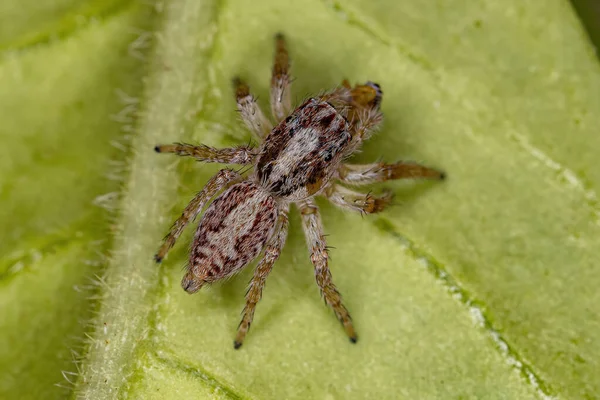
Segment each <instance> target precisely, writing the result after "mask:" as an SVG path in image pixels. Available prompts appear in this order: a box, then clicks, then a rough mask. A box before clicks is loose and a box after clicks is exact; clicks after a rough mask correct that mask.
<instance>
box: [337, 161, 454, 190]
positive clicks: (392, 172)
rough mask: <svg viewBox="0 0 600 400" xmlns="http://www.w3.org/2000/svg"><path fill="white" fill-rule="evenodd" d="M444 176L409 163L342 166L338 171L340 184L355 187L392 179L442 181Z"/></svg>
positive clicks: (428, 168)
mask: <svg viewBox="0 0 600 400" xmlns="http://www.w3.org/2000/svg"><path fill="white" fill-rule="evenodd" d="M445 176H446V175H445V174H444V172H442V171H438V170H437V169H434V168H430V167H426V166H424V165H421V164H418V163H415V162H411V161H400V162H397V163H393V164H387V163H383V162H379V163H373V164H361V165H357V164H342V165H341V166H340V168H339V169H338V179H339V180H340V182H343V183H346V184H349V185H356V186H358V185H368V184H371V183H377V182H385V181H389V180H393V179H444V178H445Z"/></svg>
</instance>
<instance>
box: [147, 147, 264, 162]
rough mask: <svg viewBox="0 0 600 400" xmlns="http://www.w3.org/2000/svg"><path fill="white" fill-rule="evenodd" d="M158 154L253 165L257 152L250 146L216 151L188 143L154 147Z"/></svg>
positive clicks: (203, 160)
mask: <svg viewBox="0 0 600 400" xmlns="http://www.w3.org/2000/svg"><path fill="white" fill-rule="evenodd" d="M154 150H155V151H156V152H157V153H175V154H177V155H178V156H189V157H193V158H195V159H196V160H198V161H202V162H208V163H213V162H214V163H221V164H240V165H250V164H253V163H254V161H255V159H256V156H257V154H258V153H257V150H256V149H254V148H252V147H250V146H238V147H230V148H225V149H215V148H214V147H209V146H205V145H198V146H195V145H192V144H187V143H173V144H161V145H158V146H156V147H154Z"/></svg>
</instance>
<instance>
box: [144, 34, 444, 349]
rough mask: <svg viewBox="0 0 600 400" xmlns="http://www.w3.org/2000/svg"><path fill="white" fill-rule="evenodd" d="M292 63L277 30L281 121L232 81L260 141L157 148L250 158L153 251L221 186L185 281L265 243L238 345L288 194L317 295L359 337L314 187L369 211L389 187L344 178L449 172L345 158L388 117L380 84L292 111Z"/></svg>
mask: <svg viewBox="0 0 600 400" xmlns="http://www.w3.org/2000/svg"><path fill="white" fill-rule="evenodd" d="M289 70H290V63H289V57H288V52H287V50H286V43H285V39H284V37H283V35H280V34H279V35H276V37H275V60H274V66H273V73H272V79H271V96H270V97H271V112H272V114H273V118H274V119H275V125H273V123H272V122H271V121H270V120H269V119H268V118H267V117H266V116H265V115H264V114H263V112H262V111H261V109H260V107H259V106H258V104H257V102H256V98H255V97H254V96H252V94H250V91H249V88H248V85H246V84H245V83H244V82H242V81H241V80H239V79H235V80H234V85H235V95H236V99H237V108H238V110H239V112H240V115H241V118H242V120H243V121H244V122H245V124H246V125H247V126H248V128H249V129H250V130H251V131H252V133H254V135H255V136H256V138H258V140H259V141H260V142H261V144H260V147H259V148H252V147H250V146H239V147H234V148H228V149H215V148H212V147H208V146H203V145H200V146H194V145H191V144H179V143H177V144H167V145H159V146H156V147H155V150H156V151H157V152H159V153H175V154H177V155H180V156H190V157H193V158H195V159H197V160H200V161H204V162H217V163H223V164H240V165H248V166H253V167H254V171H253V172H252V173H251V174H250V175H249V176H247V177H243V176H242V175H240V174H239V173H238V172H235V171H233V170H231V169H222V170H220V171H219V172H218V173H217V174H216V175H215V176H213V177H212V178H211V179H210V180H209V181H208V183H207V184H206V186H205V187H204V188H203V189H202V190H201V191H200V192H199V193H198V194H197V195H196V196H195V197H194V198H193V199H192V201H190V203H189V204H188V206H187V207H186V208H185V210H184V211H183V213H182V214H181V217H179V219H177V221H175V223H174V225H173V227H172V228H171V231H170V232H169V234H168V235H167V236H166V238H165V241H164V243H163V245H162V247H161V248H160V249H159V251H158V253H157V254H156V256H155V259H156V261H157V262H160V261H161V260H162V259H163V258H164V257H165V255H166V254H167V252H168V251H169V249H171V247H172V246H173V245H174V244H175V241H176V240H177V238H178V237H179V236H180V235H181V233H182V231H183V228H184V227H185V226H186V225H187V224H188V223H189V222H191V221H192V220H193V219H194V218H195V217H196V216H197V215H198V214H200V212H201V210H202V208H203V207H204V206H205V205H206V204H207V203H208V202H209V200H210V199H211V198H212V197H213V196H215V195H216V194H217V193H218V192H220V191H221V190H225V191H224V192H223V193H222V194H221V195H219V196H218V197H217V198H216V199H215V200H214V201H213V202H212V203H211V204H210V205H209V206H208V208H207V209H206V212H205V213H204V216H203V217H202V220H201V221H200V224H199V226H198V228H197V230H196V234H195V236H194V241H193V244H192V246H191V251H190V258H189V264H188V266H187V273H186V274H185V276H184V277H183V280H182V282H181V285H182V286H183V289H185V290H186V291H187V292H188V293H194V292H196V291H198V290H199V289H200V288H201V287H202V286H204V285H206V284H210V283H213V282H216V281H219V280H222V279H225V278H228V277H230V276H232V275H234V274H235V273H237V272H238V271H240V270H241V269H242V268H243V267H245V266H246V265H247V264H248V263H250V262H251V261H252V260H253V259H254V258H256V257H257V256H258V255H259V254H260V253H261V252H263V250H264V252H263V257H262V259H261V260H260V262H259V263H258V265H257V266H256V270H255V271H254V276H253V278H252V280H251V281H250V285H249V288H248V292H247V293H246V306H245V308H244V311H243V316H242V321H241V322H240V325H239V327H238V331H237V335H236V337H235V341H234V347H235V348H236V349H237V348H239V347H240V346H241V345H242V343H243V341H244V338H245V336H246V334H247V332H248V330H249V329H250V324H251V323H252V319H253V317H254V310H255V308H256V304H257V303H258V301H259V300H260V298H261V296H262V290H263V287H264V285H265V281H266V279H267V276H268V275H269V273H270V272H271V269H272V268H273V264H274V263H275V261H276V260H277V258H278V257H279V254H280V252H281V249H282V248H283V245H284V243H285V240H286V236H287V230H288V210H289V206H290V204H291V203H295V204H296V205H297V206H298V207H299V209H300V215H301V219H302V226H303V228H304V232H305V236H306V242H307V245H308V247H309V249H310V259H311V261H312V263H313V265H314V270H315V278H316V281H317V285H318V286H319V289H320V291H321V294H322V296H323V298H324V299H325V302H326V303H327V304H328V305H329V306H330V307H331V308H332V309H333V312H334V313H335V315H336V317H337V318H338V319H339V320H340V322H341V323H342V325H343V327H344V330H345V331H346V334H347V335H348V337H349V338H350V340H351V341H352V342H356V340H357V335H356V331H355V330H354V326H353V325H352V320H351V318H350V314H349V313H348V310H347V309H346V307H344V305H343V304H342V298H341V296H340V293H339V291H338V290H337V288H336V286H335V285H334V284H333V281H332V278H331V272H330V271H329V267H328V260H329V257H328V254H327V247H326V244H325V238H324V234H323V225H322V223H321V216H320V215H319V209H318V207H317V205H316V203H315V200H314V198H315V196H324V197H326V198H328V199H329V200H330V201H331V202H332V203H333V204H335V205H336V206H339V207H342V208H345V209H349V210H353V211H358V212H362V213H367V214H370V213H376V212H379V211H381V210H383V209H384V208H385V206H386V205H387V204H389V202H390V201H391V197H392V196H391V194H390V193H386V194H384V195H382V196H373V195H370V194H363V193H360V192H355V191H353V190H351V189H348V188H346V187H345V186H342V185H341V184H340V183H342V184H347V185H354V186H359V185H365V184H371V183H375V182H383V181H387V180H390V179H403V178H430V179H443V178H444V174H443V173H442V172H440V171H437V170H435V169H432V168H428V167H425V166H422V165H419V164H416V163H413V162H397V163H394V164H386V163H374V164H365V165H355V164H346V163H343V162H342V161H343V160H344V159H345V158H347V157H348V156H350V155H351V154H352V153H353V152H355V151H356V150H357V149H358V148H359V147H360V145H361V143H362V142H363V141H364V140H366V139H368V138H369V136H370V135H371V133H372V132H373V130H374V129H375V128H376V127H377V126H378V125H379V124H380V123H381V121H382V114H381V112H380V111H379V106H380V103H381V98H382V92H381V89H380V87H379V85H377V84H376V83H372V82H367V83H366V84H364V85H356V86H355V87H351V86H350V84H348V82H347V81H344V82H343V83H342V85H341V86H340V87H338V88H336V89H333V90H332V91H330V92H327V93H325V94H323V95H321V96H318V97H312V98H309V99H308V100H306V101H304V103H302V104H301V105H300V106H299V107H298V108H296V109H295V110H292V106H291V93H290V81H291V79H290V75H289Z"/></svg>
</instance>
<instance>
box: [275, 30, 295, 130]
mask: <svg viewBox="0 0 600 400" xmlns="http://www.w3.org/2000/svg"><path fill="white" fill-rule="evenodd" d="M289 73H290V58H289V56H288V52H287V49H286V44H285V38H284V36H283V35H282V34H281V33H279V34H277V35H276V36H275V59H274V61H273V72H272V77H271V112H272V113H273V117H274V118H275V121H277V122H280V121H282V120H283V119H284V118H285V117H287V116H288V115H289V114H290V112H291V111H292V110H291V109H292V94H291V91H290V83H291V82H290V75H289Z"/></svg>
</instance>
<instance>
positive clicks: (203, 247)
mask: <svg viewBox="0 0 600 400" xmlns="http://www.w3.org/2000/svg"><path fill="white" fill-rule="evenodd" d="M276 220H277V207H276V202H275V200H274V199H273V197H272V196H270V195H269V193H267V192H266V191H265V190H263V189H262V188H260V187H258V186H257V185H256V184H255V183H254V182H252V181H244V182H242V183H238V184H236V185H234V186H232V187H231V188H229V189H228V190H227V191H225V192H223V194H221V195H220V196H219V197H217V198H216V199H215V201H214V202H213V203H212V204H211V205H210V206H209V207H208V209H207V210H206V212H205V213H204V216H203V217H202V220H201V221H200V224H199V225H198V229H197V230H196V234H195V236H194V241H193V243H192V249H191V252H190V260H189V265H188V273H187V274H186V275H185V277H184V278H183V281H182V286H183V288H184V289H185V290H186V291H187V292H189V293H193V292H195V291H197V290H198V289H200V287H201V286H202V285H204V284H205V283H212V282H215V281H218V280H220V279H224V278H227V277H229V276H231V275H233V274H235V273H236V272H238V271H239V270H240V269H242V268H243V267H245V266H246V265H247V264H248V263H249V262H250V261H252V260H253V259H254V258H256V256H258V255H259V253H260V252H261V251H262V249H263V247H264V246H265V243H266V242H267V240H269V238H270V237H271V235H272V234H273V231H274V229H275V223H276Z"/></svg>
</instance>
